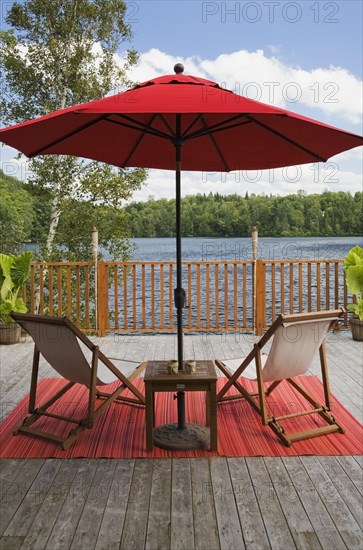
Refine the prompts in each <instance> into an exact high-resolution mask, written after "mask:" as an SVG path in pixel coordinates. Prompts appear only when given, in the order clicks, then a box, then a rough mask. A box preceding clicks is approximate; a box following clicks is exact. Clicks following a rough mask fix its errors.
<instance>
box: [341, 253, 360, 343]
mask: <svg viewBox="0 0 363 550" xmlns="http://www.w3.org/2000/svg"><path fill="white" fill-rule="evenodd" d="M344 270H345V276H346V283H347V287H348V290H349V292H351V293H352V294H353V296H354V303H353V304H349V305H348V306H347V309H348V310H349V311H351V312H352V313H353V316H352V317H351V319H350V326H351V328H352V336H353V340H359V341H362V340H363V248H362V247H361V246H355V247H354V248H352V249H351V250H349V252H348V254H347V255H346V257H345V260H344Z"/></svg>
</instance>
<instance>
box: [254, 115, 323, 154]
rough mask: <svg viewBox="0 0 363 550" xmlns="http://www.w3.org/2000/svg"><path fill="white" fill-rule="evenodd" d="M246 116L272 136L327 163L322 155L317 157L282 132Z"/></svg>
mask: <svg viewBox="0 0 363 550" xmlns="http://www.w3.org/2000/svg"><path fill="white" fill-rule="evenodd" d="M246 116H247V117H248V118H249V119H250V120H251V122H254V123H255V124H257V125H258V126H261V128H264V129H265V130H267V131H268V132H271V133H272V134H275V136H277V137H278V138H280V139H283V140H285V141H287V142H288V143H290V144H291V145H293V146H294V147H297V148H298V149H300V150H301V151H304V152H305V153H307V154H308V155H311V156H312V157H314V159H315V160H317V161H320V162H326V160H327V159H326V158H325V157H321V156H320V155H317V154H316V153H314V152H313V151H310V149H307V148H306V147H304V146H303V145H301V144H300V143H298V142H296V141H294V140H292V139H290V138H288V137H287V136H284V134H281V132H278V131H277V130H274V129H273V128H270V126H267V124H264V123H263V122H260V121H259V120H256V119H255V118H254V117H253V116H251V115H246Z"/></svg>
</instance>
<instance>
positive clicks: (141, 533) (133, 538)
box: [120, 459, 153, 550]
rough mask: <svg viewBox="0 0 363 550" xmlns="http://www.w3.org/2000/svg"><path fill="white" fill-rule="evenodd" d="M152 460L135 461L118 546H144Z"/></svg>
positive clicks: (135, 549) (133, 548)
mask: <svg viewBox="0 0 363 550" xmlns="http://www.w3.org/2000/svg"><path fill="white" fill-rule="evenodd" d="M152 469H153V462H152V460H139V459H137V460H136V461H135V466H134V471H133V476H132V481H131V487H130V493H129V500H128V505H127V511H126V517H125V522H124V528H123V533H122V538H121V546H120V548H122V549H124V550H126V549H129V550H139V549H140V548H144V546H145V540H146V532H147V521H148V515H149V502H150V491H151V480H152Z"/></svg>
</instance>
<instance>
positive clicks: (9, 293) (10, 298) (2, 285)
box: [0, 251, 32, 323]
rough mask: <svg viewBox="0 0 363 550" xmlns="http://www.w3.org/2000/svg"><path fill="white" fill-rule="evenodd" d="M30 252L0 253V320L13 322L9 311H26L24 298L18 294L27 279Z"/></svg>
mask: <svg viewBox="0 0 363 550" xmlns="http://www.w3.org/2000/svg"><path fill="white" fill-rule="evenodd" d="M31 259H32V253H31V252H29V251H27V252H23V253H22V254H20V255H18V256H14V255H12V254H11V255H6V254H0V322H1V323H13V322H14V320H13V319H12V318H11V317H10V315H9V313H10V312H11V311H15V312H18V313H25V312H26V311H27V308H26V305H25V303H24V300H23V299H22V298H21V297H20V296H19V293H20V292H21V290H22V288H23V286H24V284H25V283H26V281H27V280H28V279H29V275H30V262H31Z"/></svg>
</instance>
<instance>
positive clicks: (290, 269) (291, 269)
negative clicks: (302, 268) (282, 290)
mask: <svg viewBox="0 0 363 550" xmlns="http://www.w3.org/2000/svg"><path fill="white" fill-rule="evenodd" d="M289 272H290V283H289V284H290V293H289V294H290V296H289V300H290V313H294V310H295V308H294V294H295V292H294V290H295V289H294V264H293V263H292V262H290V265H289Z"/></svg>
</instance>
